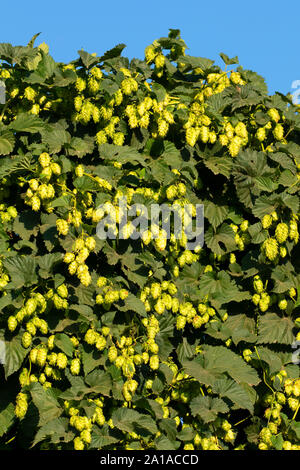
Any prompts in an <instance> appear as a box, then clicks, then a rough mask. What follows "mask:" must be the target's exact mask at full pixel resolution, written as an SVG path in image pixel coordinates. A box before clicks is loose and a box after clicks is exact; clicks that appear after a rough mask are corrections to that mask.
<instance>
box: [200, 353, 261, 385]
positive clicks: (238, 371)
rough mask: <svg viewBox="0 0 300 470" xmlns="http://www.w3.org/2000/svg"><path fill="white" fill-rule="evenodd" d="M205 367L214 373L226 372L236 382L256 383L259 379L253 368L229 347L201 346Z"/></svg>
mask: <svg viewBox="0 0 300 470" xmlns="http://www.w3.org/2000/svg"><path fill="white" fill-rule="evenodd" d="M203 352H204V359H205V368H206V369H207V370H210V371H213V372H214V373H223V372H226V373H227V374H229V375H230V376H231V377H232V378H233V379H234V380H235V381H236V382H238V383H241V382H243V383H247V384H248V385H257V384H258V383H259V382H260V379H259V377H258V375H257V372H256V371H255V369H253V368H252V367H250V366H249V365H248V364H246V363H245V361H244V360H243V359H242V358H241V357H240V356H238V355H237V354H235V353H234V352H233V351H231V350H230V349H228V348H226V347H224V346H208V345H205V346H204V347H203Z"/></svg>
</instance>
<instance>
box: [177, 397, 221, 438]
mask: <svg viewBox="0 0 300 470" xmlns="http://www.w3.org/2000/svg"><path fill="white" fill-rule="evenodd" d="M190 408H191V411H192V414H193V416H195V417H196V416H197V415H198V416H200V418H201V419H202V420H203V421H204V423H209V422H211V421H214V420H215V419H216V418H217V416H218V414H219V413H227V412H228V411H229V408H228V406H227V405H226V403H225V402H224V401H223V400H222V399H221V398H212V397H203V396H198V397H195V398H193V400H192V401H191V403H190ZM178 437H179V439H180V436H178Z"/></svg>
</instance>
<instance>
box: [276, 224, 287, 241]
mask: <svg viewBox="0 0 300 470" xmlns="http://www.w3.org/2000/svg"><path fill="white" fill-rule="evenodd" d="M288 235H289V227H288V225H287V224H285V223H280V224H278V225H277V227H276V230H275V237H276V240H277V241H278V243H284V242H285V241H286V240H287V238H288Z"/></svg>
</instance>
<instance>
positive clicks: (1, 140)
mask: <svg viewBox="0 0 300 470" xmlns="http://www.w3.org/2000/svg"><path fill="white" fill-rule="evenodd" d="M14 146H15V138H14V135H13V134H12V133H11V132H10V131H8V130H7V131H4V132H1V133H0V155H8V154H9V153H11V152H12V151H13V149H14Z"/></svg>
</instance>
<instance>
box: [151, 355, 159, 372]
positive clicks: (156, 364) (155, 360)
mask: <svg viewBox="0 0 300 470" xmlns="http://www.w3.org/2000/svg"><path fill="white" fill-rule="evenodd" d="M149 365H150V369H152V370H157V369H158V368H159V357H158V356H157V355H153V356H151V357H150V362H149Z"/></svg>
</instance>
